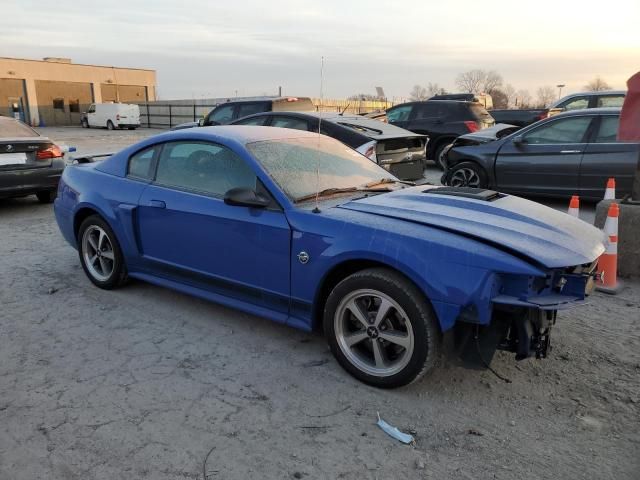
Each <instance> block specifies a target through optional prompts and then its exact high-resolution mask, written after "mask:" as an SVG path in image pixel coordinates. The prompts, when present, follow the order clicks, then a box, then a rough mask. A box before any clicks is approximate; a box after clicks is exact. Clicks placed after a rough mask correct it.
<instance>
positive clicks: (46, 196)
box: [36, 190, 57, 203]
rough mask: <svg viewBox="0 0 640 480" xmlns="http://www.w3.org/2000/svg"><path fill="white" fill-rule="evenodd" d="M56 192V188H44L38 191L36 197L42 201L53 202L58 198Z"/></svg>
mask: <svg viewBox="0 0 640 480" xmlns="http://www.w3.org/2000/svg"><path fill="white" fill-rule="evenodd" d="M56 193H57V192H56V191H55V190H43V191H41V192H38V193H36V197H38V201H39V202H40V203H51V202H53V201H54V200H55V199H56Z"/></svg>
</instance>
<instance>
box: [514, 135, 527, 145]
mask: <svg viewBox="0 0 640 480" xmlns="http://www.w3.org/2000/svg"><path fill="white" fill-rule="evenodd" d="M526 143H527V142H526V140H525V139H524V138H522V135H516V136H515V137H514V139H513V144H514V145H515V146H516V147H521V146H522V145H525V144H526Z"/></svg>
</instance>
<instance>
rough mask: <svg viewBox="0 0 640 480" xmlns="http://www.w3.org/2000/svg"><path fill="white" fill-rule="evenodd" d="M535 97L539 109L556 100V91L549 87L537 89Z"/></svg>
mask: <svg viewBox="0 0 640 480" xmlns="http://www.w3.org/2000/svg"><path fill="white" fill-rule="evenodd" d="M536 95H537V97H538V106H539V107H540V108H546V107H548V106H549V105H551V104H552V103H553V101H554V100H555V99H556V91H555V89H554V88H553V87H551V86H549V85H545V86H544V87H540V88H538V90H537V91H536Z"/></svg>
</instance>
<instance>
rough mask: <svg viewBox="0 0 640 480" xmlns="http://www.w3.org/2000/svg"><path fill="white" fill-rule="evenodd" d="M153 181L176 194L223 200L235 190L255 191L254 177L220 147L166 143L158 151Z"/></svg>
mask: <svg viewBox="0 0 640 480" xmlns="http://www.w3.org/2000/svg"><path fill="white" fill-rule="evenodd" d="M155 181H156V183H157V184H161V185H165V186H168V187H174V188H177V189H179V190H188V191H194V192H197V193H204V194H207V195H212V196H215V197H223V196H224V194H225V193H227V192H228V191H229V190H231V189H232V188H236V187H246V188H251V189H253V190H255V189H256V181H257V177H256V175H255V173H254V172H253V170H252V169H251V168H250V167H249V166H248V165H247V164H246V162H245V161H244V160H243V159H242V158H240V157H239V156H238V155H236V154H235V153H234V152H232V151H231V150H229V149H228V148H226V147H223V146H222V145H218V144H214V143H204V142H170V143H166V144H165V146H164V148H163V149H162V153H161V155H160V159H159V160H158V169H157V172H156V180H155Z"/></svg>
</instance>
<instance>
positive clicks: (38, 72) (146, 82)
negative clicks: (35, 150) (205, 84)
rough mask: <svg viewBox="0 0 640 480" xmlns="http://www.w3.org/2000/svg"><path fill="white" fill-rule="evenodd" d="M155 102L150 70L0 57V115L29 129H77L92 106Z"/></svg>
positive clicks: (51, 59) (153, 79)
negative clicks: (81, 118)
mask: <svg viewBox="0 0 640 480" xmlns="http://www.w3.org/2000/svg"><path fill="white" fill-rule="evenodd" d="M155 99H156V72H155V70H145V69H139V68H120V67H108V66H101V65H83V64H76V63H72V62H71V60H70V59H68V58H51V57H47V58H44V59H43V60H27V59H21V58H5V57H0V115H5V116H12V117H13V116H16V117H19V118H20V119H22V120H23V121H25V122H27V123H30V124H33V125H47V126H50V125H79V124H80V114H81V113H82V112H83V111H85V110H86V109H87V106H88V105H89V104H90V103H93V102H95V103H103V102H123V103H144V102H147V101H154V100H155Z"/></svg>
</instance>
